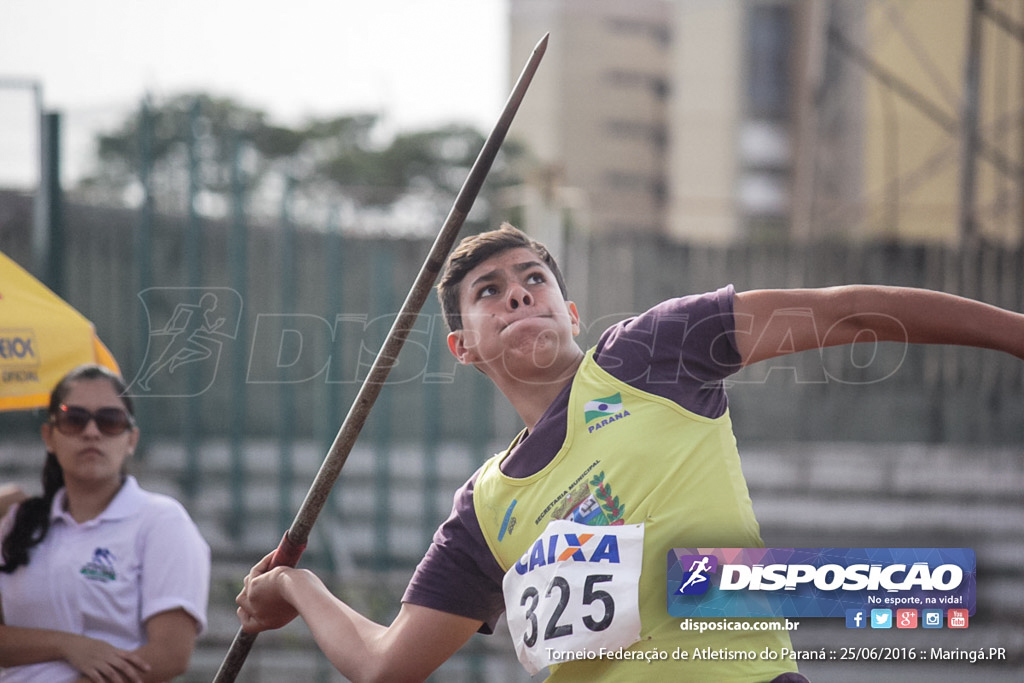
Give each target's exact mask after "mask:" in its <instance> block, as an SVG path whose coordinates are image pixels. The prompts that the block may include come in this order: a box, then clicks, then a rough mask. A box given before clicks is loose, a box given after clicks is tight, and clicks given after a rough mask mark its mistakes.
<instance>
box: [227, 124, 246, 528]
mask: <svg viewBox="0 0 1024 683" xmlns="http://www.w3.org/2000/svg"><path fill="white" fill-rule="evenodd" d="M244 150H245V144H244V142H243V140H242V137H241V135H236V136H235V140H234V155H233V158H232V164H231V206H232V218H231V236H230V248H229V249H228V254H229V256H228V258H229V259H230V263H231V266H230V268H231V283H232V286H233V287H234V288H235V291H236V292H237V293H238V296H239V299H241V301H242V310H241V311H240V313H239V314H240V316H241V319H240V320H239V329H240V330H242V338H243V339H244V338H245V332H246V331H247V330H248V326H247V325H246V318H245V310H246V307H245V304H246V299H247V296H248V292H249V289H248V286H249V280H248V272H249V235H248V226H247V225H246V220H245V176H244V172H243V170H242V153H243V152H244ZM244 349H245V345H244V344H238V345H237V347H236V348H235V352H234V354H232V356H231V360H232V363H231V367H232V373H231V383H232V391H231V399H232V400H231V518H230V519H229V520H228V529H229V530H230V532H231V535H232V537H234V538H239V537H241V536H242V535H243V534H244V533H245V522H246V505H245V484H246V468H245V446H244V444H245V432H246V408H247V405H248V400H247V399H248V392H247V391H246V382H245V375H246V364H245V360H246V354H245V352H244Z"/></svg>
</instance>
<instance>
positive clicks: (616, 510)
mask: <svg viewBox="0 0 1024 683" xmlns="http://www.w3.org/2000/svg"><path fill="white" fill-rule="evenodd" d="M625 512H626V505H625V503H621V502H619V497H618V496H616V495H613V494H612V486H611V484H609V483H608V482H607V481H605V477H604V470H601V471H600V472H599V473H597V474H595V475H594V476H593V477H591V478H590V479H589V480H588V479H584V480H582V481H580V482H579V483H578V484H577V485H576V486H574V487H573V488H572V489H571V490H570V491H569V495H567V496H565V497H564V498H563V499H562V500H560V501H559V503H558V505H556V506H555V507H554V508H552V510H551V518H552V519H568V520H571V521H573V522H577V523H578V524H587V525H589V526H608V525H619V524H625V520H624V519H623V518H622V516H623V515H624V514H625Z"/></svg>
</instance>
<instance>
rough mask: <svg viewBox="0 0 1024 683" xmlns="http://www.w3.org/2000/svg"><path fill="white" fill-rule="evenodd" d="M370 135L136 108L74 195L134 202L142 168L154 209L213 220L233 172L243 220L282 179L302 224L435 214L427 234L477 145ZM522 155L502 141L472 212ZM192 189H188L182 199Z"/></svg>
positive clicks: (312, 123) (370, 125)
mask: <svg viewBox="0 0 1024 683" xmlns="http://www.w3.org/2000/svg"><path fill="white" fill-rule="evenodd" d="M379 129H380V120H379V117H378V116H377V115H375V114H351V115H341V116H336V117H329V118H316V119H310V120H308V121H306V122H304V123H303V124H301V125H299V126H297V127H294V128H292V127H287V126H282V125H277V124H273V123H271V122H270V120H269V117H268V116H267V114H266V113H265V112H263V111H260V110H258V109H254V108H252V107H248V106H246V105H243V104H240V103H238V102H236V101H234V100H232V99H230V98H222V97H215V96H212V95H208V94H202V93H200V94H184V95H178V96H175V97H172V98H169V99H167V100H166V101H164V102H162V103H147V104H145V105H144V106H143V107H142V109H141V110H140V111H139V112H136V113H133V114H132V115H130V116H128V117H126V119H125V120H124V121H122V122H121V124H120V125H119V126H117V127H116V128H115V129H114V130H113V131H111V132H106V133H103V134H101V135H99V136H98V137H97V140H96V150H97V163H96V171H95V172H94V173H93V174H92V175H90V176H88V177H86V178H85V179H83V180H82V181H81V182H80V183H79V185H78V187H77V188H76V191H77V192H78V194H79V195H80V196H81V197H83V198H85V199H86V200H88V201H92V202H97V203H103V204H115V205H122V206H123V205H131V204H135V203H138V202H139V201H141V198H142V197H143V195H144V189H143V187H142V181H141V180H140V169H142V168H143V166H144V164H146V165H148V168H149V169H150V170H149V187H150V192H151V195H150V196H151V200H152V201H153V204H154V207H155V208H156V209H157V210H159V211H165V212H169V213H179V212H181V211H183V210H184V208H185V207H186V206H187V202H188V201H189V197H190V195H191V196H195V197H197V198H198V201H197V204H198V205H197V209H198V210H199V211H200V212H201V213H205V214H211V215H217V214H223V213H226V212H227V210H228V207H230V206H231V202H232V192H233V189H232V188H233V185H232V178H233V177H237V176H233V174H235V173H236V172H237V171H238V170H240V171H241V176H240V177H241V178H242V179H243V183H242V187H243V191H244V193H245V196H246V200H247V207H248V211H249V212H250V214H255V215H257V216H261V215H262V216H269V215H271V214H272V213H273V212H274V211H276V210H277V209H276V208H275V207H278V206H279V205H280V195H281V187H282V185H284V184H285V183H282V179H284V178H287V186H288V187H289V188H290V190H289V191H290V192H291V193H292V194H291V199H292V200H293V201H292V204H293V206H295V207H298V208H297V215H296V218H297V219H298V220H300V221H302V220H303V219H307V220H315V219H316V217H317V216H320V215H322V214H323V213H324V211H325V210H326V209H327V208H331V207H333V208H335V209H337V208H339V207H342V208H343V209H344V210H345V213H346V215H349V216H355V217H357V218H356V221H357V222H358V220H359V217H363V218H368V217H370V216H374V217H376V218H377V221H375V223H380V222H381V221H383V222H385V223H386V222H387V217H388V216H389V215H391V216H393V215H394V214H395V213H396V212H401V211H402V210H408V209H409V207H414V211H419V212H422V211H429V212H431V213H432V214H434V215H431V216H423V219H424V224H425V226H426V227H431V228H432V227H434V226H436V222H437V218H438V216H439V217H440V218H441V219H443V217H444V214H445V212H446V211H447V208H448V207H449V206H450V204H451V201H452V200H453V199H454V197H455V195H456V193H457V192H458V189H459V187H460V186H461V184H462V182H463V180H464V179H465V177H466V174H467V173H468V172H469V168H470V166H471V165H472V163H473V160H474V159H475V158H476V155H477V153H478V152H479V150H480V148H481V147H482V145H483V141H484V136H483V135H482V134H481V133H480V132H478V131H476V130H474V129H473V128H471V127H469V126H462V125H455V124H451V125H446V126H441V127H438V128H435V129H430V130H421V131H410V132H403V133H399V134H397V135H395V136H393V137H392V138H391V139H390V140H386V141H383V142H381V141H379V140H378V135H377V133H378V132H379ZM240 151H241V153H240ZM521 155H522V150H521V148H520V147H519V146H517V145H516V144H515V143H514V142H512V141H508V142H506V144H505V145H504V147H503V150H502V154H501V155H499V159H498V160H496V162H495V165H494V167H493V169H492V172H491V176H490V177H489V180H488V184H487V186H486V187H485V189H484V192H483V193H482V197H481V204H483V205H484V206H488V205H489V204H490V202H489V200H490V199H491V198H492V197H493V194H494V192H496V191H497V190H498V189H500V188H501V187H504V186H508V185H510V184H514V183H516V182H518V181H517V178H516V174H515V173H514V171H513V164H512V163H511V162H512V160H513V159H515V158H517V157H520V156H521ZM192 182H195V184H196V187H194V188H192V192H191V193H190V184H191V183H192ZM382 217H383V218H382ZM427 219H429V220H427Z"/></svg>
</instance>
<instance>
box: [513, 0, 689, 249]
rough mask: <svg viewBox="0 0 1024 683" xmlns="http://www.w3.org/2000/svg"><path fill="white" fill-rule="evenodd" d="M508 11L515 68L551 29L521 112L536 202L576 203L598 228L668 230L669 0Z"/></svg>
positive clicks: (532, 3)
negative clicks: (533, 168) (534, 170)
mask: <svg viewBox="0 0 1024 683" xmlns="http://www.w3.org/2000/svg"><path fill="white" fill-rule="evenodd" d="M509 9H510V12H511V16H510V22H509V49H510V52H511V59H510V64H511V65H512V66H513V68H518V67H519V66H520V65H521V64H522V63H523V61H524V59H525V56H526V55H528V54H529V52H530V50H531V49H532V48H533V46H534V45H535V44H536V42H537V40H538V39H539V38H540V37H541V36H543V35H544V34H545V33H550V34H551V39H550V43H549V45H548V49H547V53H546V54H545V56H544V61H543V63H542V65H541V68H540V70H539V72H538V74H537V76H536V77H535V80H534V82H533V84H532V85H531V88H530V93H529V95H528V96H527V98H526V100H525V102H524V104H523V106H522V108H521V109H520V111H519V113H518V114H517V116H516V131H517V132H518V133H519V134H520V136H521V137H522V138H523V139H524V140H525V142H526V143H527V144H528V145H529V148H530V150H531V151H532V153H533V154H534V155H535V157H536V168H537V169H538V171H537V174H536V176H535V177H534V178H532V181H533V182H532V183H531V188H532V190H533V193H534V195H535V197H536V199H537V200H538V201H540V202H542V203H544V202H547V203H548V204H551V203H552V202H554V203H555V204H561V205H567V206H570V207H571V208H572V209H573V210H574V211H575V212H576V215H578V216H584V217H585V218H584V219H583V221H581V222H585V223H586V224H587V228H588V229H589V230H590V231H591V232H593V233H595V234H610V233H622V234H630V233H637V232H642V233H660V232H663V231H664V226H665V217H666V213H665V212H666V208H667V204H666V191H667V188H666V186H665V182H666V179H667V178H668V167H667V163H668V158H667V150H668V146H667V144H666V143H667V140H666V136H667V124H668V96H669V83H668V66H669V52H670V48H671V43H672V37H671V28H670V26H671V21H670V13H669V9H670V3H668V2H665V0H629V2H623V1H622V0H511V1H510V4H509ZM512 75H513V77H514V76H517V75H518V74H512ZM556 188H558V189H559V193H560V195H561V196H559V197H553V196H552V192H554V191H555V189H556ZM555 210H556V211H557V209H555Z"/></svg>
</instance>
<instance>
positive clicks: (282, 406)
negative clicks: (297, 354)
mask: <svg viewBox="0 0 1024 683" xmlns="http://www.w3.org/2000/svg"><path fill="white" fill-rule="evenodd" d="M294 187H295V180H294V179H293V178H292V177H290V176H289V177H288V178H286V179H285V187H284V194H283V195H282V197H281V268H280V270H279V271H278V272H280V274H281V276H280V278H279V281H278V285H279V288H280V292H281V312H282V313H290V312H292V309H293V308H294V305H295V287H294V281H295V277H296V275H297V273H296V269H295V225H294V223H293V222H292V216H291V199H292V191H293V190H294ZM280 378H281V384H280V385H279V389H278V392H277V395H278V397H279V411H278V412H279V414H280V416H281V420H280V424H279V428H278V437H279V442H278V444H279V447H278V503H279V506H278V513H279V520H280V526H281V528H282V529H287V528H288V525H289V523H290V522H291V519H292V517H293V516H294V515H295V511H294V510H293V509H292V486H293V484H294V482H295V462H294V457H295V389H294V386H293V385H292V383H291V382H290V381H289V378H288V377H287V375H286V371H285V369H284V368H280Z"/></svg>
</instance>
